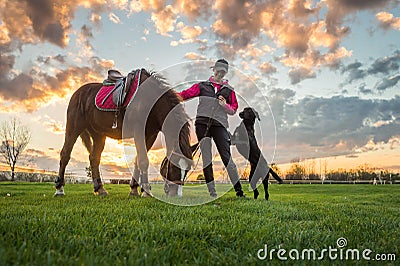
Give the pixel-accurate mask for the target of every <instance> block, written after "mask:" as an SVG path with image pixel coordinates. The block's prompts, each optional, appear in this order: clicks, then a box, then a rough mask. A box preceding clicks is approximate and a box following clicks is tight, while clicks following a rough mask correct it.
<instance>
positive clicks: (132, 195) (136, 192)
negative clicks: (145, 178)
mask: <svg viewBox="0 0 400 266" xmlns="http://www.w3.org/2000/svg"><path fill="white" fill-rule="evenodd" d="M129 196H130V197H140V194H139V192H138V190H137V188H136V189H131V191H130V192H129Z"/></svg>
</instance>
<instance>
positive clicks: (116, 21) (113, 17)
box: [108, 12, 122, 24]
mask: <svg viewBox="0 0 400 266" xmlns="http://www.w3.org/2000/svg"><path fill="white" fill-rule="evenodd" d="M108 19H109V20H110V21H111V22H112V23H114V24H122V22H121V19H120V18H119V17H118V16H117V15H116V14H115V13H112V12H111V13H110V14H108Z"/></svg>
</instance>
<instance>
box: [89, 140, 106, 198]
mask: <svg viewBox="0 0 400 266" xmlns="http://www.w3.org/2000/svg"><path fill="white" fill-rule="evenodd" d="M92 138H93V148H92V151H91V152H90V155H89V161H90V168H91V170H92V179H93V188H94V194H95V195H100V196H106V195H108V192H107V191H106V190H105V189H104V186H103V182H102V181H101V177H100V170H99V165H100V158H101V153H102V152H103V150H104V145H105V142H106V136H104V135H92Z"/></svg>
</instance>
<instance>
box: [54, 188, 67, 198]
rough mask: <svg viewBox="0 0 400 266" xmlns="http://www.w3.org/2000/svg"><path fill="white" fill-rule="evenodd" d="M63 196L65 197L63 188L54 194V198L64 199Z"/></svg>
mask: <svg viewBox="0 0 400 266" xmlns="http://www.w3.org/2000/svg"><path fill="white" fill-rule="evenodd" d="M62 196H65V193H64V189H63V188H60V189H56V192H55V193H54V197H62Z"/></svg>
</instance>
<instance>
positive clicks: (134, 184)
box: [129, 133, 157, 196]
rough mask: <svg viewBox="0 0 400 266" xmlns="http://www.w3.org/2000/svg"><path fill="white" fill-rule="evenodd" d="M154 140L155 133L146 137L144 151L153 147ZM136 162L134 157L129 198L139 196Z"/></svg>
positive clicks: (138, 176)
mask: <svg viewBox="0 0 400 266" xmlns="http://www.w3.org/2000/svg"><path fill="white" fill-rule="evenodd" d="M156 139H157V133H156V134H153V135H151V136H148V137H146V151H149V150H150V149H151V147H152V146H153V144H154V142H155V141H156ZM146 154H147V152H146ZM137 160H138V158H137V156H136V157H135V165H134V168H133V176H132V179H131V182H130V183H129V186H130V187H131V190H130V192H129V195H130V196H139V192H138V188H139V179H140V170H139V166H138V161H137Z"/></svg>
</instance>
